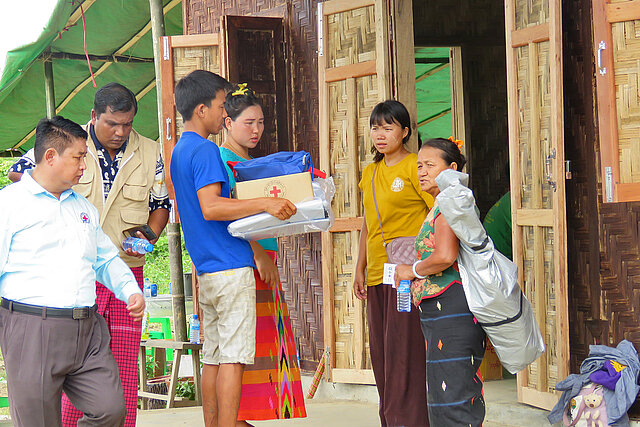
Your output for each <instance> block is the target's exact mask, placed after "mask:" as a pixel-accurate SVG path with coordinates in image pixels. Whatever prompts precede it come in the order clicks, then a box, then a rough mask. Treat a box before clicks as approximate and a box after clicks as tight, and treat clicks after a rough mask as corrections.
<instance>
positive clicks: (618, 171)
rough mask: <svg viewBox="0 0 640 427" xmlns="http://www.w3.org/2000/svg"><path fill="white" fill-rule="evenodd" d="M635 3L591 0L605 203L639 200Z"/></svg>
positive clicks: (638, 10) (639, 11)
mask: <svg viewBox="0 0 640 427" xmlns="http://www.w3.org/2000/svg"><path fill="white" fill-rule="evenodd" d="M638 20H640V2H638V1H630V0H593V37H594V46H593V51H594V54H595V58H594V61H595V64H596V85H597V100H598V102H597V105H598V130H599V134H600V161H601V169H602V171H601V173H602V184H603V188H602V194H603V201H604V202H630V201H639V200H640V144H638V133H639V132H640V107H639V105H640V92H639V89H638V75H640V64H639V63H638V58H640V36H639V35H638V31H639V30H640V23H639V22H638Z"/></svg>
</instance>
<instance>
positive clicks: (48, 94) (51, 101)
mask: <svg viewBox="0 0 640 427" xmlns="http://www.w3.org/2000/svg"><path fill="white" fill-rule="evenodd" d="M44 96H45V104H46V107H47V117H48V118H51V117H53V116H55V115H56V96H55V92H54V90H53V63H52V62H51V59H45V60H44Z"/></svg>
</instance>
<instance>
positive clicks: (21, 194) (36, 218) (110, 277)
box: [0, 171, 141, 308]
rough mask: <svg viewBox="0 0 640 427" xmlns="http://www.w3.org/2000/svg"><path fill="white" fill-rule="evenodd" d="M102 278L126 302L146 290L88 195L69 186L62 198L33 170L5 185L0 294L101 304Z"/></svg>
mask: <svg viewBox="0 0 640 427" xmlns="http://www.w3.org/2000/svg"><path fill="white" fill-rule="evenodd" d="M96 280H97V281H98V282H100V283H102V284H104V285H105V286H106V287H107V288H109V289H110V290H111V291H113V293H114V294H115V295H116V297H117V298H118V299H120V300H122V301H124V302H125V303H128V301H129V297H131V295H133V294H136V293H141V292H140V288H139V287H138V284H137V282H136V279H135V277H134V276H133V273H132V272H131V270H130V269H129V267H127V265H126V264H125V263H124V261H122V260H121V259H120V258H119V257H118V250H117V248H116V247H115V245H114V244H113V243H112V242H111V240H110V239H109V237H107V235H106V234H104V232H103V231H102V229H101V228H100V222H99V218H98V211H97V210H96V208H95V207H94V206H93V205H91V203H89V201H88V200H87V199H85V198H84V197H82V196H80V195H79V194H77V193H76V192H74V191H73V190H66V191H65V192H63V193H62V194H61V195H60V199H59V200H58V199H57V198H56V197H55V196H54V195H53V194H51V193H50V192H48V191H47V190H45V189H44V188H43V187H42V186H41V185H40V184H38V183H37V182H36V181H35V180H34V179H33V178H32V177H31V171H28V172H27V173H25V174H24V175H23V179H22V180H20V181H19V182H17V183H15V184H11V185H9V186H7V187H5V188H4V189H2V190H0V296H2V297H3V298H7V299H10V300H13V301H17V302H21V303H25V304H34V305H41V306H47V307H57V308H72V307H86V306H92V305H93V304H95V300H96V285H95V282H96Z"/></svg>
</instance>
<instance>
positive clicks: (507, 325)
mask: <svg viewBox="0 0 640 427" xmlns="http://www.w3.org/2000/svg"><path fill="white" fill-rule="evenodd" d="M468 182H469V176H468V175H467V174H465V173H462V172H457V171H454V170H452V169H447V170H445V171H443V172H441V173H440V174H439V175H438V177H436V183H437V184H438V188H440V194H438V196H437V197H436V199H437V200H438V205H439V206H440V212H441V213H442V215H444V218H445V219H446V221H447V223H448V224H449V226H450V227H451V229H452V230H453V232H454V233H455V234H456V236H457V237H458V239H459V240H460V250H459V252H458V267H459V269H460V277H461V279H462V285H463V287H464V292H465V295H466V298H467V303H468V304H469V309H470V310H471V312H472V313H473V315H474V316H475V317H476V319H477V320H478V322H479V323H480V325H481V326H482V328H483V329H484V330H485V332H486V333H487V335H488V336H489V339H490V340H491V344H493V346H494V347H495V350H496V354H497V355H498V358H499V359H500V362H501V363H502V366H504V367H505V368H506V369H507V370H508V371H509V372H511V373H512V374H515V373H516V372H519V371H521V370H522V369H524V368H526V367H527V366H528V365H529V364H531V363H532V362H533V361H534V360H536V359H537V358H538V357H539V356H540V355H541V354H542V353H543V352H544V351H545V346H544V340H543V338H542V334H541V333H540V329H539V328H538V323H537V321H536V319H535V316H534V314H533V310H532V309H531V304H530V303H529V300H528V299H527V297H526V296H525V295H524V294H523V293H522V291H521V289H520V285H519V284H518V269H517V267H516V265H515V264H514V263H513V262H511V261H509V259H508V258H506V257H505V256H504V255H502V254H501V253H500V252H499V251H497V250H495V248H494V246H493V241H492V240H491V238H490V237H489V236H488V235H487V233H486V231H485V229H484V227H483V226H482V223H481V222H480V218H479V217H478V212H477V208H476V204H475V198H474V197H473V192H472V191H471V190H470V189H469V188H467V183H468Z"/></svg>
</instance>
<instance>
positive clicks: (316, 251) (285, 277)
mask: <svg viewBox="0 0 640 427" xmlns="http://www.w3.org/2000/svg"><path fill="white" fill-rule="evenodd" d="M317 3H318V1H317V0H184V2H183V22H184V25H183V28H184V31H185V34H206V33H216V32H218V31H219V26H220V17H221V16H223V15H238V16H249V15H257V14H264V13H268V12H269V11H271V10H274V9H278V8H285V9H286V10H288V12H287V13H286V14H287V15H288V17H287V18H286V19H285V45H286V46H285V48H286V49H287V57H288V58H289V63H290V64H295V66H291V67H290V74H291V79H290V81H289V82H287V85H289V86H290V88H289V90H290V93H291V97H290V100H291V105H290V106H289V109H288V110H289V114H290V117H289V122H290V124H291V128H292V140H291V141H287V142H288V144H287V145H288V149H290V150H307V151H309V152H310V153H311V155H312V157H313V161H314V162H315V163H316V164H317V163H318V161H319V157H318V150H319V147H318V77H317V70H318V66H317V56H316V55H317V53H316V50H317V19H316V11H317ZM279 246H280V254H279V262H278V265H279V267H280V277H281V280H282V286H283V288H284V291H285V292H284V293H285V300H286V302H287V304H288V307H289V313H290V315H291V323H292V327H293V331H294V335H295V338H296V343H297V346H298V354H299V357H300V362H301V367H302V368H303V369H306V370H315V368H316V365H317V362H318V361H319V360H320V357H321V356H322V353H323V351H324V343H323V328H322V278H321V263H320V251H321V249H320V246H321V245H320V234H318V233H314V234H310V235H303V236H294V237H288V238H282V239H280V240H279ZM314 362H315V363H314Z"/></svg>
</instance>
